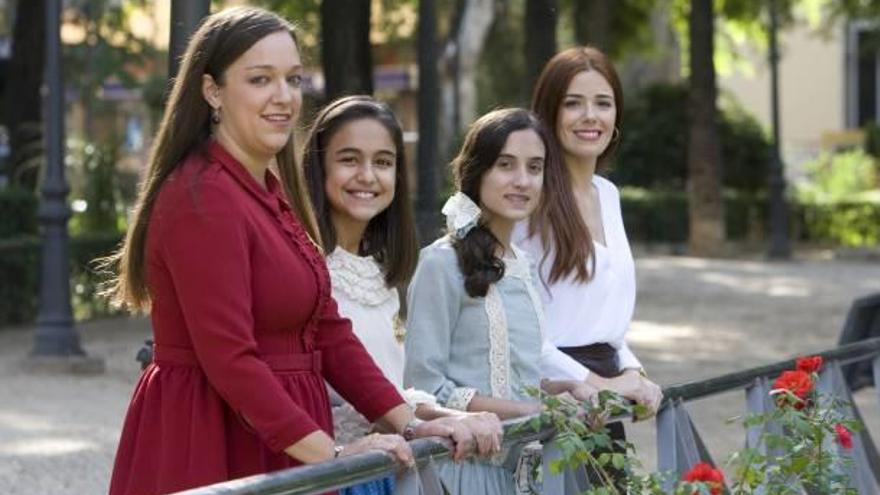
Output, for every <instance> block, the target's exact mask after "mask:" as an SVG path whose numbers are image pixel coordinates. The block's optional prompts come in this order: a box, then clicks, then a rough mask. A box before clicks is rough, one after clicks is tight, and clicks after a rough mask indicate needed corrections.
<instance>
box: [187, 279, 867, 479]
mask: <svg viewBox="0 0 880 495" xmlns="http://www.w3.org/2000/svg"><path fill="white" fill-rule="evenodd" d="M871 297H873V298H874V299H871V298H863V299H860V300H857V301H856V302H855V303H854V304H853V308H852V310H851V311H850V316H849V317H848V319H847V322H848V323H847V325H846V328H845V331H844V335H846V334H847V332H850V333H852V332H851V330H853V329H850V328H849V327H850V326H852V325H851V324H850V322H851V320H852V321H855V319H854V315H855V314H856V313H857V312H859V311H863V310H864V309H865V308H863V307H861V306H865V305H866V304H868V305H870V306H872V307H873V306H878V307H880V295H875V296H871ZM875 299H876V301H875ZM874 309H876V308H873V309H872V311H873V310H874ZM877 311H878V313H877V314H876V315H875V316H874V318H875V319H876V320H877V321H875V322H874V324H875V325H876V326H878V327H880V309H878V310H877ZM860 314H861V315H862V316H864V315H865V313H860ZM871 328H873V327H871ZM863 333H864V332H863ZM869 333H876V332H874V330H871V331H870V332H868V333H865V335H860V336H859V337H860V338H861V337H864V336H866V335H868V334H869ZM814 354H815V355H819V356H822V358H823V359H824V362H825V365H824V366H823V369H822V371H821V373H820V376H819V383H818V385H817V387H818V389H819V391H820V392H822V393H824V394H828V395H834V396H837V397H840V398H842V399H844V400H845V401H847V402H848V403H849V405H848V406H846V407H847V409H848V410H847V411H846V412H847V413H848V414H849V415H850V416H852V417H854V418H855V419H858V420H861V414H860V412H859V410H858V408H857V406H856V404H855V402H854V401H853V400H852V393H851V390H850V388H849V386H848V385H847V380H846V378H845V376H844V371H843V367H844V366H850V365H852V364H853V363H862V362H864V361H867V360H871V363H870V365H869V366H868V367H867V368H866V366H865V364H859V365H858V366H859V368H855V367H851V368H850V371H855V370H857V369H858V370H860V371H859V372H860V373H861V372H864V371H866V370H867V371H868V372H869V373H870V375H871V377H872V378H873V381H874V386H875V389H876V390H880V337H877V338H871V339H867V340H862V341H860V342H857V343H854V344H847V345H842V346H840V347H837V348H835V349H831V350H827V351H824V352H818V353H814ZM794 366H795V360H794V359H787V360H784V361H779V362H777V363H773V364H770V365H766V366H759V367H755V368H751V369H748V370H744V371H738V372H734V373H728V374H725V375H721V376H717V377H713V378H709V379H706V380H698V381H694V382H690V383H684V384H680V385H674V386H670V387H666V388H665V389H664V390H663V394H664V401H663V406H662V407H661V408H660V411H659V412H658V414H657V417H656V420H655V421H656V429H657V464H658V465H657V467H658V469H659V470H660V471H674V472H677V473H679V474H683V473H684V472H686V471H687V470H689V469H690V468H691V467H692V466H693V465H694V464H695V463H696V462H698V461H708V462H712V459H711V456H710V455H709V452H708V449H707V448H706V446H705V444H704V443H703V440H702V438H701V436H700V434H699V431H698V430H697V428H696V426H695V425H694V423H693V421H692V420H691V418H690V414H689V413H688V411H687V408H686V406H685V404H686V403H687V402H689V401H692V400H696V399H702V398H706V397H709V396H712V395H716V394H721V393H725V392H730V391H735V390H743V391H744V392H745V396H746V397H745V398H746V405H747V409H748V411H749V412H751V413H764V412H767V411H768V410H770V408H772V407H774V406H773V403H772V400H770V399H769V391H770V379H771V377H775V376H776V375H778V374H779V373H781V372H782V371H784V370H787V369H791V368H793V367H794ZM850 374H852V373H850ZM849 378H853V377H849ZM855 378H859V377H855ZM862 378H864V377H862ZM856 381H857V382H858V380H856ZM862 382H864V380H862ZM530 419H532V417H531V416H530V417H526V418H520V419H518V420H513V421H507V422H505V424H504V430H505V435H504V446H505V447H515V446H522V445H526V444H528V443H530V442H534V441H536V440H537V441H541V442H542V443H543V446H544V447H543V469H542V472H543V492H544V493H547V494H552V495H557V494H569V493H575V490H574V489H573V488H576V487H572V486H571V485H570V484H568V483H569V481H568V480H566V479H565V476H566V474H565V473H563V474H559V475H556V474H552V473H551V472H550V470H549V469H548V464H549V462H550V461H551V460H552V459H554V458H558V456H559V451H558V449H556V447H555V446H554V443H553V442H548V441H547V440H550V439H552V438H553V435H554V431H553V430H552V429H551V428H549V427H544V428H542V429H540V430H539V431H537V432H536V431H533V430H532V429H530V428H520V427H519V425H521V424H524V423H526V422H527V421H529V420H530ZM614 419H625V418H614ZM853 437H854V438H853V444H854V445H853V449H852V450H851V451H850V452H848V455H849V456H850V457H851V458H852V459H853V461H854V462H853V465H852V467H851V468H850V472H849V473H848V474H849V475H850V479H851V480H852V485H853V487H855V488H856V490H857V491H858V493H859V494H860V495H876V494H878V493H880V479H878V476H880V454H878V450H877V448H876V446H875V445H874V441H873V439H872V438H871V436H870V434H869V433H868V431H867V430H862V431H860V432H854V433H853ZM756 441H757V435H755V432H754V431H747V432H746V444H747V445H749V446H755V447H757V445H756V443H755V442H756ZM410 445H411V447H412V450H413V454H414V455H415V459H416V465H417V468H416V469H413V470H407V469H405V468H403V467H401V466H400V465H399V464H396V463H395V462H394V461H393V460H392V459H391V457H390V456H388V455H386V454H384V453H379V452H369V453H364V454H359V455H354V456H351V457H345V458H341V459H336V460H333V461H328V462H325V463H321V464H314V465H309V466H301V467H296V468H291V469H286V470H282V471H277V472H274V473H270V474H262V475H257V476H251V477H248V478H241V479H238V480H233V481H228V482H224V483H218V484H214V485H210V486H205V487H201V488H195V489H192V490H188V491H186V492H180V494H179V495H184V494H185V495H221V494H222V495H308V494H314V493H324V492H327V491H331V490H336V489H339V488H343V487H348V486H355V485H359V484H361V483H364V482H367V481H371V480H375V479H380V478H384V477H387V476H396V487H397V488H396V492H395V493H400V494H404V493H405V494H410V493H413V494H422V495H434V494H437V495H441V494H442V493H443V489H442V488H441V487H440V485H439V482H437V478H436V475H435V473H434V466H435V464H436V463H439V462H450V460H449V459H450V456H451V452H450V449H449V444H448V443H447V442H446V441H445V440H443V439H419V440H415V441H413V442H411V444H410ZM712 463H713V464H714V462H712Z"/></svg>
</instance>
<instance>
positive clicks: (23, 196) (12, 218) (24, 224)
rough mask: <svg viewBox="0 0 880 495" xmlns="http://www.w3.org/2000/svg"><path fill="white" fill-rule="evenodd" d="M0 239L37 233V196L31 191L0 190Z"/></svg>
mask: <svg viewBox="0 0 880 495" xmlns="http://www.w3.org/2000/svg"><path fill="white" fill-rule="evenodd" d="M0 211H2V212H3V214H2V215H0V239H6V238H9V237H15V236H18V235H23V234H26V235H35V234H36V233H37V196H36V195H35V194H34V193H33V191H30V190H27V189H21V188H16V187H10V188H7V189H0Z"/></svg>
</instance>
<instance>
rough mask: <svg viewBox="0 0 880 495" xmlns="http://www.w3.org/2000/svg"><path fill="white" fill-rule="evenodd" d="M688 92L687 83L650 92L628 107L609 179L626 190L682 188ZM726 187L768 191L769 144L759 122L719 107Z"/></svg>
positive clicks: (653, 88) (731, 106) (729, 106)
mask: <svg viewBox="0 0 880 495" xmlns="http://www.w3.org/2000/svg"><path fill="white" fill-rule="evenodd" d="M687 102H688V89H687V86H685V85H684V84H676V85H668V84H659V85H654V86H650V87H648V88H646V89H645V90H644V91H642V92H641V93H640V94H638V95H637V96H636V97H635V98H634V99H633V100H632V102H631V103H628V104H627V106H626V110H625V113H624V117H623V126H622V129H623V132H622V141H621V144H620V149H619V150H618V153H617V157H616V159H615V164H616V165H615V166H614V167H613V169H612V172H611V177H612V180H614V181H615V182H616V183H617V184H620V185H623V186H639V187H648V188H652V189H653V188H660V189H677V190H683V189H684V186H685V183H686V181H687V175H688V172H687V149H688V135H689V117H688V113H687V107H688V104H687ZM718 130H719V134H720V140H721V162H722V184H723V186H724V187H725V188H728V189H734V190H738V191H746V192H749V193H758V192H760V191H762V190H763V189H764V185H765V182H766V180H767V179H766V178H767V174H768V170H769V168H770V163H771V156H772V155H771V150H772V148H771V146H770V142H769V140H768V139H767V137H766V136H765V135H764V132H763V130H762V129H761V126H760V124H759V123H758V122H757V121H756V120H755V119H754V118H753V117H751V116H750V115H748V114H747V113H746V112H745V111H744V110H742V109H741V108H739V107H738V106H736V105H734V104H733V103H730V104H727V105H725V106H723V107H722V108H721V112H720V119H719V122H718Z"/></svg>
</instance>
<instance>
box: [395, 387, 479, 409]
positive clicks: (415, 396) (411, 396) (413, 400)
mask: <svg viewBox="0 0 880 495" xmlns="http://www.w3.org/2000/svg"><path fill="white" fill-rule="evenodd" d="M401 395H402V396H403V400H405V401H406V403H407V404H409V407H411V408H413V409H416V408H417V407H418V406H419V404H424V405H426V406H429V407H432V408H436V407H437V398H436V397H434V396H433V395H431V394H429V393H428V392H425V391H424V390H416V389H414V388H408V389H406V390H404V391H403V393H402V394H401ZM468 402H470V401H468Z"/></svg>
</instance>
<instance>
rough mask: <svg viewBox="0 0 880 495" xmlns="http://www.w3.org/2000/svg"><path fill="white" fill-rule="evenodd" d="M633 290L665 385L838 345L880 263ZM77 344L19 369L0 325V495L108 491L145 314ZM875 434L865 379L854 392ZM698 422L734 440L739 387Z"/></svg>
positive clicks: (649, 461)
mask: <svg viewBox="0 0 880 495" xmlns="http://www.w3.org/2000/svg"><path fill="white" fill-rule="evenodd" d="M637 271H638V284H639V300H638V303H637V309H636V316H635V321H634V322H633V326H632V330H631V333H630V343H631V345H632V347H633V348H634V350H635V352H636V354H637V355H638V356H639V357H640V358H641V359H642V362H643V364H644V365H645V367H646V369H647V370H648V372H649V374H650V376H651V377H652V378H653V379H654V380H656V381H657V382H659V383H661V384H662V385H671V384H676V383H681V382H686V381H692V380H698V379H702V378H708V377H711V376H715V375H719V374H722V373H726V372H731V371H736V370H741V369H745V368H749V367H752V366H757V365H761V364H766V363H771V362H774V361H778V360H781V359H784V358H789V357H792V356H795V355H800V354H804V353H809V352H811V351H818V350H824V349H828V348H831V347H834V346H835V345H836V342H837V339H838V336H839V334H840V330H841V327H842V325H843V321H844V318H845V316H846V312H847V310H848V309H849V306H850V304H851V302H852V300H853V299H855V298H857V297H860V296H864V295H867V294H872V293H877V292H880V262H877V261H870V260H868V261H841V260H831V259H827V257H824V256H821V254H816V253H814V254H811V255H809V256H803V257H802V258H801V259H799V260H797V261H792V262H785V263H767V262H764V261H761V260H759V259H758V258H755V259H737V260H704V259H697V258H688V257H674V256H665V255H657V254H650V253H645V254H641V255H638V256H637ZM79 328H80V331H81V334H82V338H83V342H84V346H85V348H86V349H87V351H88V352H89V353H90V354H92V355H95V356H101V357H103V358H104V359H105V361H106V364H107V371H106V373H104V374H102V375H99V376H92V377H84V376H70V375H35V374H29V373H26V372H24V371H22V368H21V362H22V359H23V358H24V356H25V355H26V354H27V353H28V351H29V348H30V345H31V334H30V332H29V329H25V328H22V329H3V330H0V493H3V494H6V495H19V494H21V495H24V494H35V493H38V494H44V495H55V494H100V493H106V490H107V484H108V481H109V476H110V470H111V466H112V462H113V455H114V451H115V448H116V443H117V441H118V438H119V432H120V428H121V425H122V420H123V416H124V414H125V409H126V406H127V403H128V399H129V397H130V396H131V392H132V390H133V387H134V384H135V382H136V380H137V377H138V374H139V366H138V363H137V362H136V361H135V359H134V356H135V353H136V352H137V350H138V349H139V348H140V346H141V344H142V343H143V341H144V340H145V339H147V338H149V336H150V329H149V323H148V322H147V321H146V320H144V319H142V318H112V319H105V320H98V321H92V322H88V323H83V324H81V325H80V327H79ZM856 403H857V404H858V406H859V407H860V409H861V410H862V413H863V414H864V416H865V421H866V423H867V427H868V429H869V430H870V431H872V432H874V434H875V436H876V435H878V434H880V404H878V395H877V393H876V391H875V390H874V389H865V390H863V391H861V392H859V393H858V394H856ZM688 407H689V410H690V411H691V413H692V415H693V417H694V420H695V422H696V424H697V428H698V429H699V430H700V432H701V433H702V435H703V438H704V439H705V441H706V442H707V444H708V446H709V449H710V451H711V453H712V454H713V456H714V457H715V459H716V460H717V461H723V460H724V459H725V458H726V457H727V455H728V454H729V452H730V451H731V450H733V449H736V448H739V447H740V446H741V444H742V441H743V435H742V431H741V430H740V428H739V427H738V426H737V425H735V424H731V425H728V424H726V421H725V420H726V419H727V418H730V417H733V416H736V415H738V414H741V413H742V412H743V408H744V400H743V394H742V392H734V393H726V394H722V395H719V396H716V397H712V398H708V399H703V400H699V401H695V402H693V403H692V404H690V405H689V406H688ZM628 431H629V435H630V438H631V439H632V440H633V441H634V442H635V444H636V446H637V449H638V451H639V457H640V458H641V459H642V461H643V463H644V464H645V466H646V467H647V468H651V467H653V466H654V465H655V462H656V459H655V453H654V449H655V441H654V427H653V423H652V422H650V421H648V422H642V423H638V424H635V425H631V426H628Z"/></svg>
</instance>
